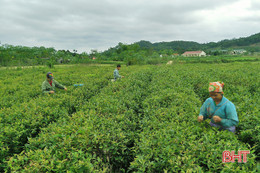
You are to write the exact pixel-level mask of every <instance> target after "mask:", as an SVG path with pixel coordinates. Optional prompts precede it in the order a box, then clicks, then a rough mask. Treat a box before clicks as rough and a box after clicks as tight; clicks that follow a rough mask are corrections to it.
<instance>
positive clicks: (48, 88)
mask: <svg viewBox="0 0 260 173" xmlns="http://www.w3.org/2000/svg"><path fill="white" fill-rule="evenodd" d="M55 87H57V88H60V89H64V88H65V87H64V86H63V85H61V84H60V83H59V82H57V81H56V80H54V79H53V80H52V86H51V85H50V83H49V82H48V80H47V79H46V80H45V81H44V82H43V83H42V92H43V93H50V91H55Z"/></svg>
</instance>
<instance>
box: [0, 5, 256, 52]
mask: <svg viewBox="0 0 260 173" xmlns="http://www.w3.org/2000/svg"><path fill="white" fill-rule="evenodd" d="M259 7H260V3H259V1H258V0H239V1H237V0H229V1H226V0H218V1H208V0H196V1H190V0H160V1H155V0H132V1H129V0H96V1H92V0H91V1H90V0H74V1H71V0H45V1H41V0H0V16H1V17H0V23H1V27H0V41H1V42H2V43H8V44H14V45H25V46H45V47H54V48H56V49H69V50H73V49H76V50H79V52H82V51H90V50H91V49H98V50H105V49H108V48H109V47H113V46H115V45H117V43H118V42H123V43H134V42H137V41H139V40H147V41H151V42H159V41H174V40H187V41H188V40H189V41H197V42H201V43H203V42H209V41H220V40H222V39H231V38H234V37H242V36H249V35H251V34H254V33H257V32H259V28H260V22H259V21H260V20H259V18H260V16H259V15H260V14H259V12H258V9H259Z"/></svg>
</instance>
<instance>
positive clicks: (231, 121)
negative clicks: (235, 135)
mask: <svg viewBox="0 0 260 173" xmlns="http://www.w3.org/2000/svg"><path fill="white" fill-rule="evenodd" d="M215 111H216V112H215ZM214 112H215V113H214ZM200 115H203V120H205V119H207V118H209V119H211V122H212V123H214V124H218V125H220V126H223V127H231V126H236V125H237V124H238V122H239V121H238V116H237V112H236V107H235V105H234V104H233V103H232V102H231V101H229V100H228V99H227V98H225V97H224V96H223V97H222V100H221V102H220V103H219V104H218V105H216V103H215V102H214V100H213V99H212V98H211V97H210V98H208V99H207V100H206V101H205V102H204V103H203V105H202V107H201V108H200ZM213 116H219V117H220V118H221V119H222V120H221V122H220V123H216V122H214V120H213Z"/></svg>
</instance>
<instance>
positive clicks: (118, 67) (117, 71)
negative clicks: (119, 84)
mask: <svg viewBox="0 0 260 173" xmlns="http://www.w3.org/2000/svg"><path fill="white" fill-rule="evenodd" d="M120 69H121V65H120V64H118V65H117V67H116V69H115V70H114V79H115V81H116V80H117V79H120V78H124V76H121V75H119V70H120Z"/></svg>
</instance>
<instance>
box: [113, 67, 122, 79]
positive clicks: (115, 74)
mask: <svg viewBox="0 0 260 173" xmlns="http://www.w3.org/2000/svg"><path fill="white" fill-rule="evenodd" d="M118 78H121V76H120V75H119V71H118V69H115V70H114V79H115V80H117V79H118Z"/></svg>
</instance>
